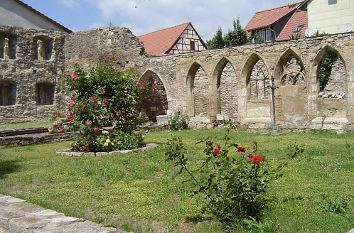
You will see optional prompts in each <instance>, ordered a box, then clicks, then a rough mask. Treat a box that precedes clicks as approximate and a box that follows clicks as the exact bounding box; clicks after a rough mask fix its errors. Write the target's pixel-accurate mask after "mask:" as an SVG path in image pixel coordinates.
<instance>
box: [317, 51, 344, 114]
mask: <svg viewBox="0 0 354 233" xmlns="http://www.w3.org/2000/svg"><path fill="white" fill-rule="evenodd" d="M322 62H325V63H326V65H325V64H323V65H322ZM329 65H330V66H329ZM321 68H322V69H321ZM323 68H324V69H325V70H326V71H327V72H328V73H327V75H323V73H322V74H321V75H320V70H323ZM328 69H329V70H328ZM320 76H321V80H320ZM347 79H348V73H347V67H346V62H345V60H344V59H343V56H342V55H341V53H340V52H339V50H338V49H337V48H335V47H333V46H331V45H325V46H324V47H323V48H322V49H321V50H320V51H319V52H318V53H317V55H316V57H315V59H314V61H313V65H312V68H311V82H312V84H313V85H315V88H314V90H315V92H314V93H313V95H314V99H316V100H317V101H316V104H315V106H316V110H317V112H318V113H319V114H321V116H322V117H334V118H343V119H346V118H347V116H348V109H349V108H348V106H350V103H349V100H348V98H347V95H348V93H350V88H349V87H348V82H347Z"/></svg>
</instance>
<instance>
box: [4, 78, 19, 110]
mask: <svg viewBox="0 0 354 233" xmlns="http://www.w3.org/2000/svg"><path fill="white" fill-rule="evenodd" d="M15 104H16V84H15V83H14V82H10V81H2V82H0V106H10V105H15Z"/></svg>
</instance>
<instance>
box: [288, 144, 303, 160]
mask: <svg viewBox="0 0 354 233" xmlns="http://www.w3.org/2000/svg"><path fill="white" fill-rule="evenodd" d="M304 152H305V146H304V145H300V144H298V143H296V142H294V143H290V144H289V145H288V152H287V155H288V156H289V158H290V159H295V158H297V157H299V156H300V155H302V154H303V153H304Z"/></svg>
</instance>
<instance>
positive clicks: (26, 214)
mask: <svg viewBox="0 0 354 233" xmlns="http://www.w3.org/2000/svg"><path fill="white" fill-rule="evenodd" d="M19 232H21V233H23V232H26V233H81V232H82V233H123V232H124V231H120V230H117V229H115V228H108V227H103V226H101V225H99V224H96V223H93V222H90V221H86V220H84V219H80V218H73V217H67V216H65V215H64V214H61V213H58V212H55V211H53V210H48V209H43V208H41V207H39V206H36V205H33V204H30V203H27V202H26V201H24V200H21V199H17V198H14V197H10V196H3V195H0V233H19Z"/></svg>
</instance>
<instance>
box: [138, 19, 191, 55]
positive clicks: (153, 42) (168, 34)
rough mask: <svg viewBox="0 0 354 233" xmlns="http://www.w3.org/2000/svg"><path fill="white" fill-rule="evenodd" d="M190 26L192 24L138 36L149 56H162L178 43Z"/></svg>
mask: <svg viewBox="0 0 354 233" xmlns="http://www.w3.org/2000/svg"><path fill="white" fill-rule="evenodd" d="M189 24H190V23H183V24H180V25H177V26H173V27H170V28H165V29H161V30H159V31H155V32H150V33H148V34H145V35H142V36H138V39H139V41H140V42H141V43H143V45H144V48H145V52H146V53H147V54H149V55H152V56H162V55H164V54H165V53H166V52H167V51H168V50H169V49H170V48H171V47H172V46H173V45H174V44H175V43H176V42H177V40H178V39H179V37H180V36H181V34H182V33H183V32H184V30H185V29H186V28H187V27H188V25H189Z"/></svg>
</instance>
